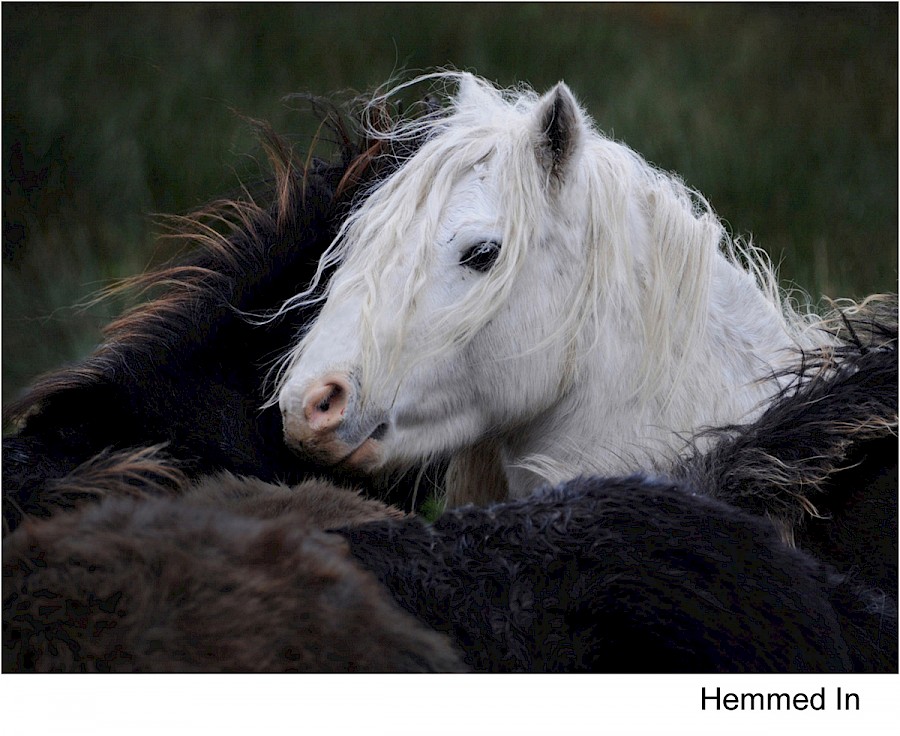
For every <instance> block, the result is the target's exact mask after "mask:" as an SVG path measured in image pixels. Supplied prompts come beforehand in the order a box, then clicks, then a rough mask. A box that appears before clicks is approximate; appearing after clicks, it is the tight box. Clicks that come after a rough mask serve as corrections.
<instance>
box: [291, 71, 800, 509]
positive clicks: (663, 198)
mask: <svg viewBox="0 0 900 736" xmlns="http://www.w3.org/2000/svg"><path fill="white" fill-rule="evenodd" d="M446 76H448V77H452V79H453V80H454V81H458V83H459V87H458V91H457V93H456V95H455V96H454V97H453V98H452V100H451V103H450V105H449V106H448V107H446V108H444V109H443V110H442V111H441V112H440V113H439V114H434V115H431V116H427V117H426V118H424V119H420V120H416V121H412V122H408V123H406V124H405V125H403V126H400V127H399V128H397V129H396V130H394V131H393V132H392V133H391V135H394V136H412V135H415V136H421V137H422V138H423V139H424V143H422V145H421V146H420V147H419V148H418V150H417V151H416V152H415V153H414V154H413V155H412V156H411V157H410V158H409V159H408V160H406V161H405V162H404V163H403V165H402V166H401V167H400V168H399V169H398V170H397V171H396V172H395V173H394V174H393V175H392V176H390V177H389V178H387V179H386V180H385V181H383V182H382V183H381V184H379V185H378V186H377V187H376V188H374V189H373V191H372V192H371V193H369V194H368V196H367V197H366V198H365V199H364V200H363V201H362V203H361V204H360V205H359V206H358V208H357V209H356V210H355V211H354V212H353V213H352V214H351V215H350V217H349V218H348V219H347V221H346V222H345V223H344V225H343V227H342V228H341V230H340V232H339V234H338V236H337V238H336V239H335V241H334V243H332V246H331V247H330V249H329V251H328V252H327V253H326V256H325V257H324V258H323V261H322V264H321V266H320V273H321V270H324V269H325V268H327V267H328V266H330V265H335V264H337V265H338V269H337V271H336V272H335V274H334V275H333V277H332V279H331V281H330V282H329V284H328V287H327V289H326V290H325V292H324V297H322V298H324V299H325V303H324V305H323V307H322V310H321V313H320V315H319V317H318V318H317V320H316V321H315V323H314V324H313V325H312V326H311V328H310V329H309V330H308V332H307V334H306V335H305V336H304V337H303V339H302V340H301V341H300V342H299V344H298V345H297V346H296V347H295V348H294V349H293V350H292V351H291V352H290V354H289V355H288V356H286V359H285V361H284V364H283V367H282V372H281V375H280V380H279V390H278V401H279V403H280V406H281V410H282V414H283V417H284V429H285V436H286V439H287V441H288V442H289V443H291V444H294V445H300V446H302V447H303V448H304V449H305V450H306V451H308V452H311V453H313V454H316V455H318V456H319V457H320V458H321V459H323V460H325V461H326V462H329V463H335V464H341V465H345V466H350V467H355V468H360V469H364V470H374V469H377V468H382V467H390V466H394V465H403V464H406V463H413V462H420V461H422V460H425V459H428V458H430V457H433V456H439V455H443V456H447V455H451V456H453V455H456V456H457V458H458V459H459V460H460V462H462V463H463V464H465V458H469V459H470V464H471V462H475V460H474V458H478V462H483V460H484V457H485V454H486V453H485V450H484V448H490V452H488V453H487V455H488V456H490V458H492V462H494V463H499V465H500V468H501V470H502V473H501V474H500V475H501V477H505V478H506V479H507V480H508V482H509V486H510V490H511V492H512V493H513V494H514V495H520V494H522V493H525V492H527V491H528V490H530V489H531V488H532V487H533V486H534V485H536V484H537V483H538V482H540V481H541V480H550V481H553V482H556V481H560V480H563V479H565V478H567V477H571V476H573V475H575V474H577V473H579V472H620V471H623V470H627V469H629V468H630V466H631V465H632V464H633V463H634V462H641V461H642V460H643V459H646V458H647V457H654V458H659V457H660V456H662V455H665V454H666V453H668V452H674V451H677V449H678V447H680V445H681V442H682V441H683V436H684V434H685V433H688V434H690V433H691V432H693V431H694V430H696V429H697V428H699V427H701V426H703V425H707V424H724V423H728V422H734V421H739V420H743V419H747V418H749V417H750V416H751V414H752V412H753V411H754V410H755V409H757V407H758V406H759V405H760V404H761V402H763V401H764V400H765V399H766V398H767V397H769V396H770V395H771V394H772V393H773V391H774V390H777V388H778V386H777V384H776V385H774V386H773V385H771V382H770V383H769V384H766V383H765V382H762V381H761V380H760V379H763V378H766V377H768V376H769V375H770V374H771V371H772V367H773V365H777V363H778V361H779V357H778V356H779V354H780V352H781V351H784V349H785V348H788V347H791V346H793V345H795V344H796V341H797V340H798V339H799V335H800V332H801V330H800V324H799V323H800V321H801V320H798V319H795V318H794V316H793V315H792V314H789V313H787V312H785V309H784V308H783V307H782V305H781V302H780V299H779V296H778V293H777V287H775V285H774V284H775V281H774V277H773V276H772V274H771V269H770V267H769V266H768V265H767V263H765V262H763V261H761V260H760V259H758V258H757V257H756V255H755V251H754V250H753V249H750V248H745V249H744V252H743V253H742V257H744V258H746V257H747V256H748V255H749V256H750V264H751V267H752V268H751V269H750V270H751V273H748V271H747V269H746V268H741V267H740V266H738V265H737V261H738V259H737V258H736V257H735V252H736V248H735V246H734V244H733V243H732V242H731V241H730V240H729V239H728V238H727V235H726V233H725V232H724V230H723V228H722V226H721V224H720V222H719V220H718V219H717V218H716V217H715V215H714V214H713V213H712V211H711V210H710V208H709V206H708V205H707V204H706V202H705V200H704V199H703V198H702V197H700V196H699V195H698V194H697V193H695V192H693V191H691V190H689V189H688V188H687V187H685V186H684V185H683V184H682V183H681V182H680V181H679V180H678V179H676V178H674V177H672V176H670V175H668V174H665V173H663V172H661V171H659V170H657V169H655V168H654V167H652V166H650V165H649V164H648V163H647V162H646V161H644V160H643V159H642V158H641V157H639V156H638V155H637V154H635V153H634V152H633V151H631V150H630V149H629V148H627V147H626V146H624V145H622V144H620V143H617V142H614V141H612V140H610V139H608V138H606V137H604V136H603V135H602V134H600V133H599V132H598V131H597V130H596V129H595V127H594V126H593V124H592V123H591V121H590V119H589V118H588V116H587V114H586V113H585V112H584V111H583V110H582V109H581V107H580V106H579V105H578V103H577V102H576V100H575V98H574V96H573V95H572V93H571V91H570V90H569V88H568V87H566V85H565V84H562V83H560V84H558V85H557V86H556V87H554V88H553V89H552V90H551V91H550V92H548V93H547V94H545V95H543V96H541V97H539V96H538V95H536V94H535V93H534V92H532V91H530V90H527V89H518V90H500V89H497V88H495V87H494V86H492V85H491V84H489V83H487V82H485V81H484V80H481V79H478V78H476V77H474V76H472V75H468V74H452V75H446ZM316 286H317V283H316V282H314V284H313V285H312V286H311V287H310V289H309V290H308V291H307V292H304V293H303V294H300V295H299V296H298V297H296V298H295V299H293V300H291V301H290V302H289V303H288V304H287V305H285V308H289V307H290V306H292V305H295V304H298V303H302V302H305V301H309V300H311V299H312V298H313V297H311V294H312V293H313V290H314V289H315V288H316ZM468 472H469V473H470V474H471V472H473V469H472V468H469V469H468ZM479 472H480V471H479ZM464 475H465V473H464ZM452 500H454V501H459V500H465V497H464V496H460V495H457V496H456V497H455V498H453V499H452Z"/></svg>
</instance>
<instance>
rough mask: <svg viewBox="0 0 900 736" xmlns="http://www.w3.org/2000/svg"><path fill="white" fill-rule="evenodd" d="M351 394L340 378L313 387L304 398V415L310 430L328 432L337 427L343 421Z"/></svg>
mask: <svg viewBox="0 0 900 736" xmlns="http://www.w3.org/2000/svg"><path fill="white" fill-rule="evenodd" d="M349 393H350V392H349V387H348V386H347V384H346V382H344V381H343V380H340V379H338V378H330V379H329V380H327V381H321V382H319V383H317V384H315V385H314V386H312V388H310V389H309V390H308V391H307V392H306V396H304V398H303V415H304V416H305V417H306V421H307V422H308V423H309V427H310V429H313V430H316V431H327V430H330V429H334V428H335V427H337V426H338V425H339V424H340V423H341V422H342V421H343V416H344V410H345V409H346V408H347V399H348V396H349Z"/></svg>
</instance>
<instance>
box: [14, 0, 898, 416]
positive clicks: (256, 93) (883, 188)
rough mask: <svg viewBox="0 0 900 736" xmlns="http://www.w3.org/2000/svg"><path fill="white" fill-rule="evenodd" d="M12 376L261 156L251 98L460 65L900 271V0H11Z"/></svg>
mask: <svg viewBox="0 0 900 736" xmlns="http://www.w3.org/2000/svg"><path fill="white" fill-rule="evenodd" d="M2 20H3V176H4V185H3V186H4V188H3V295H2V301H3V313H2V315H3V384H2V388H3V399H4V402H5V401H6V400H8V399H9V398H10V397H11V396H12V395H13V394H14V393H16V392H17V391H18V390H19V389H20V388H21V387H22V386H23V385H25V384H26V383H27V382H28V381H30V380H31V379H32V378H33V377H34V376H35V375H36V374H37V373H39V372H41V371H44V370H47V369H50V368H53V367H55V366H57V365H59V364H61V363H63V362H64V361H69V360H74V359H77V358H78V357H80V356H81V355H83V354H85V352H87V351H88V350H90V348H91V347H92V346H93V344H94V343H95V342H96V341H97V340H98V337H99V327H100V326H102V324H103V323H105V322H106V321H108V319H109V318H110V317H111V316H112V312H113V311H114V310H115V309H116V308H117V305H116V304H114V303H110V304H106V305H102V306H100V307H96V308H92V309H91V310H87V311H84V310H78V309H74V308H73V305H74V304H76V303H77V302H79V301H81V300H84V299H85V298H86V297H87V296H88V295H89V294H90V293H92V292H93V291H95V290H96V289H97V288H99V287H100V286H102V285H104V284H105V283H106V282H107V281H108V280H109V279H112V278H117V277H121V276H126V275H129V274H133V273H135V272H137V271H140V270H142V269H143V268H145V267H146V266H147V265H148V263H150V262H152V261H153V259H154V258H158V257H160V256H159V253H157V251H158V247H157V246H156V245H154V225H153V221H152V219H151V218H150V216H149V215H150V213H155V212H185V211H188V210H190V209H192V208H193V207H195V206H197V205H198V204H201V203H203V202H205V201H208V200H209V199H211V198H213V197H214V196H215V195H217V194H221V193H223V192H225V191H227V190H230V189H232V188H233V187H234V186H235V185H236V184H237V183H238V181H239V180H240V178H242V177H249V176H254V175H255V173H258V171H259V169H258V164H257V163H256V156H257V155H258V151H257V148H256V146H255V144H254V141H253V139H252V136H251V135H250V133H249V131H248V128H247V125H246V124H245V123H244V122H243V121H242V120H241V119H240V118H239V117H238V116H236V115H235V114H234V111H235V110H236V111H239V112H240V113H243V114H246V115H249V116H252V117H257V118H265V119H269V120H270V121H272V122H273V123H274V125H275V127H276V129H278V130H281V131H283V132H291V133H295V134H296V136H297V137H298V139H299V140H301V141H302V140H304V139H305V137H308V135H309V134H310V132H311V127H310V126H311V123H310V121H309V119H308V118H305V117H304V116H303V115H301V114H299V113H298V112H297V111H296V110H295V109H291V106H289V105H286V104H284V103H282V102H281V101H280V100H281V98H282V96H283V95H285V94H288V93H290V92H296V91H311V92H314V93H320V94H328V93H332V92H335V91H337V90H343V89H347V88H353V89H357V90H365V89H368V88H371V87H373V86H375V85H377V84H379V83H381V82H383V81H385V80H386V79H387V78H388V77H389V76H390V75H391V74H392V73H393V72H395V71H396V70H398V69H401V68H405V69H411V70H415V69H425V68H428V67H432V66H438V65H453V66H455V67H457V68H462V69H469V70H472V71H476V72H478V73H479V74H481V75H483V76H486V77H488V78H491V79H494V80H496V81H498V82H500V83H503V84H511V83H513V82H515V81H520V80H521V81H527V82H530V83H531V84H532V85H534V86H535V87H536V88H538V89H540V90H543V89H546V88H547V87H549V86H550V85H552V84H553V83H554V82H556V81H557V80H559V79H565V80H566V81H567V82H568V83H569V84H570V85H571V86H572V88H573V89H574V90H575V92H576V94H577V95H578V96H579V98H580V99H581V100H582V101H583V103H584V104H585V105H586V106H587V108H588V110H589V111H590V112H591V114H592V115H593V116H594V118H595V119H596V121H597V122H598V124H599V126H600V127H601V128H602V129H604V130H605V131H607V132H608V133H611V134H612V135H614V136H615V137H616V138H618V139H620V140H624V141H625V142H627V143H628V144H629V145H631V146H632V147H633V148H635V149H636V150H637V151H639V152H641V153H642V154H643V155H644V156H646V157H647V158H648V159H649V160H651V161H653V162H654V163H656V164H657V165H659V166H661V167H663V168H665V169H669V170H674V171H678V172H679V173H680V174H681V175H682V176H683V177H684V179H685V180H686V181H687V182H688V183H689V184H690V185H692V186H694V187H696V188H698V189H700V190H701V191H702V192H704V193H705V194H706V195H707V197H708V198H709V200H710V201H711V202H712V204H713V206H714V207H715V208H716V209H717V211H718V212H719V214H720V215H721V216H722V217H723V218H724V219H725V220H726V221H727V222H728V223H729V226H730V227H731V229H732V231H733V232H735V233H748V232H749V233H753V235H754V238H755V241H756V242H757V244H759V245H761V246H763V247H765V248H766V249H767V250H768V251H769V253H770V254H772V256H773V257H774V258H775V260H776V261H781V262H782V275H783V276H784V277H785V278H786V279H788V280H791V281H794V282H796V283H797V284H799V285H800V286H802V287H803V288H805V289H806V290H808V291H809V292H810V293H811V294H812V295H813V296H814V297H815V298H818V297H819V296H820V295H821V294H827V295H830V296H855V297H861V296H864V295H865V294H867V293H870V292H874V291H895V290H896V281H897V7H896V5H894V4H885V5H881V6H872V5H865V4H850V5H846V6H840V7H821V6H809V5H806V6H800V7H798V6H787V7H785V6H781V5H779V6H756V5H748V6H743V5H738V6H734V5H725V6H720V5H712V6H690V5H638V6H632V5H608V6H607V5H593V4H585V5H580V4H574V5H572V4H555V3H554V4H550V3H547V4H544V3H535V4H523V5H519V4H502V5H491V4H465V5H457V6H454V5H444V4H441V5H434V4H422V5H418V4H402V5H401V4H396V5H395V4H383V5H372V4H361V5H354V4H297V5H289V6H288V5H257V4H252V5H222V6H217V5H209V4H204V5H190V4H188V5H133V4H128V5H108V4H104V5H96V6H92V5H71V4H64V5H27V4H15V5H10V4H3V6H2Z"/></svg>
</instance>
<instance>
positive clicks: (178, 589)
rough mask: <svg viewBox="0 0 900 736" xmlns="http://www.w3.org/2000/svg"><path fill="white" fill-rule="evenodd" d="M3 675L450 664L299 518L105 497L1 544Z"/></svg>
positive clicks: (30, 525) (453, 661)
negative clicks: (19, 672)
mask: <svg viewBox="0 0 900 736" xmlns="http://www.w3.org/2000/svg"><path fill="white" fill-rule="evenodd" d="M3 590H4V600H3V633H4V636H3V669H4V671H7V672H8V671H37V672H47V671H67V672H72V671H82V672H84V671H97V672H215V671H232V672H235V671H236V672H283V671H304V672H396V671H400V672H422V671H442V672H447V671H451V672H452V671H460V670H462V669H463V666H462V664H461V662H460V660H459V658H458V656H457V654H456V653H455V651H454V650H453V648H452V647H451V645H450V644H449V643H448V641H447V639H446V638H445V637H443V636H441V635H439V634H437V633H435V632H434V631H432V630H431V629H429V628H428V627H426V626H424V625H422V624H420V623H419V622H417V621H416V620H415V619H414V618H413V617H411V616H410V615H409V614H407V613H405V612H404V611H402V610H401V609H400V608H399V607H398V606H397V605H396V604H395V603H394V602H393V601H392V600H391V598H390V595H389V594H388V593H387V591H386V590H385V589H384V588H383V587H382V586H381V584H380V583H379V582H378V581H377V580H376V579H375V578H374V576H373V575H371V574H370V573H368V572H365V571H363V570H362V569H361V568H360V567H358V566H357V565H356V564H355V563H354V562H353V561H352V559H351V558H350V557H349V555H348V551H347V545H346V543H345V542H344V541H343V539H341V538H340V537H336V536H333V535H329V534H326V533H324V532H320V531H318V530H315V529H313V528H311V527H310V526H309V524H308V523H307V520H306V519H305V517H304V515H303V514H297V513H288V514H285V515H282V516H280V517H279V518H277V519H257V518H249V517H247V516H242V515H239V514H234V513H230V512H228V511H226V510H223V509H217V508H212V507H207V506H204V505H202V504H191V503H185V502H184V500H183V499H181V500H173V499H159V498H158V499H146V500H134V499H105V500H104V501H103V502H101V503H100V504H96V505H90V506H87V507H85V508H84V509H83V510H82V511H80V512H76V513H69V514H59V515H57V516H56V517H54V518H52V519H50V520H41V521H36V520H27V521H25V522H24V523H23V524H22V525H21V527H20V528H19V529H17V530H16V531H15V532H14V533H13V534H11V535H10V536H8V537H7V538H6V540H5V541H4V543H3Z"/></svg>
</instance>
